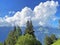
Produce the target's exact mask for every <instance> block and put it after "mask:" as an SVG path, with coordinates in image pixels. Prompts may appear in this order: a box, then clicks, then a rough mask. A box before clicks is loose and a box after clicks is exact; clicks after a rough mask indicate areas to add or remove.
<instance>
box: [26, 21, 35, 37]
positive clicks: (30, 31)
mask: <svg viewBox="0 0 60 45" xmlns="http://www.w3.org/2000/svg"><path fill="white" fill-rule="evenodd" d="M27 33H28V34H30V35H32V36H33V37H35V35H34V30H33V25H32V21H31V20H30V21H27V24H26V30H25V34H27Z"/></svg>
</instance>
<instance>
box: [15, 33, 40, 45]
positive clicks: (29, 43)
mask: <svg viewBox="0 0 60 45" xmlns="http://www.w3.org/2000/svg"><path fill="white" fill-rule="evenodd" d="M16 45H41V43H40V42H39V41H37V40H36V39H35V38H34V37H33V36H32V35H30V34H26V35H22V36H20V37H19V38H18V41H17V43H16Z"/></svg>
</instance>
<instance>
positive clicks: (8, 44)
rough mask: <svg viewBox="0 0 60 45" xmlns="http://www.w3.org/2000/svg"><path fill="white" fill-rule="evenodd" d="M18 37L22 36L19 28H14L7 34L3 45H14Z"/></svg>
mask: <svg viewBox="0 0 60 45" xmlns="http://www.w3.org/2000/svg"><path fill="white" fill-rule="evenodd" d="M20 35H22V32H21V29H20V27H19V26H18V27H16V26H14V30H12V31H11V32H10V33H9V35H8V38H7V39H6V41H5V42H4V45H15V43H16V41H17V39H18V37H19V36H20Z"/></svg>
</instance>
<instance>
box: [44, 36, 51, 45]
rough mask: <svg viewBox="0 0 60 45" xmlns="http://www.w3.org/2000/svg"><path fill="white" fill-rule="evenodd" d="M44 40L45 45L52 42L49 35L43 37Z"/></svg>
mask: <svg viewBox="0 0 60 45" xmlns="http://www.w3.org/2000/svg"><path fill="white" fill-rule="evenodd" d="M44 42H45V45H51V44H52V40H51V38H50V37H49V36H46V37H45V40H44Z"/></svg>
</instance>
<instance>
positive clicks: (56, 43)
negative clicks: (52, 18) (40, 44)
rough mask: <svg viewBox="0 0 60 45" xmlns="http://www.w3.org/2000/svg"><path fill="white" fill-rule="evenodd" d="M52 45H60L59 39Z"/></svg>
mask: <svg viewBox="0 0 60 45" xmlns="http://www.w3.org/2000/svg"><path fill="white" fill-rule="evenodd" d="M52 45H60V39H58V40H57V41H56V42H54V43H53V44H52Z"/></svg>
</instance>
